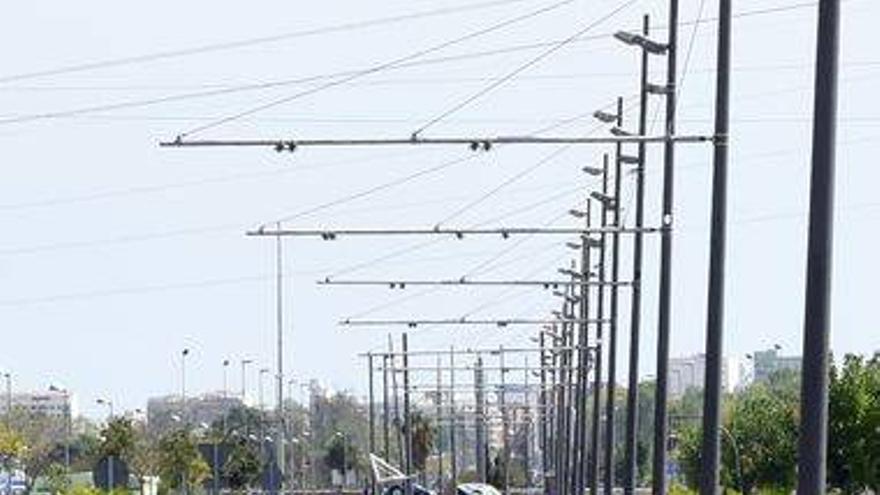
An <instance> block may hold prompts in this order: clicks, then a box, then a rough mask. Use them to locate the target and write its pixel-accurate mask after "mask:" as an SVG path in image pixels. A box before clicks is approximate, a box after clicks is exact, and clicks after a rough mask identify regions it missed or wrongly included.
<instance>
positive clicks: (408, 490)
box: [401, 332, 413, 495]
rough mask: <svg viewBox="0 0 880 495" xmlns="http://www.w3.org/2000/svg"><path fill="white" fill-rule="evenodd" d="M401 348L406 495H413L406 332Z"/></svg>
mask: <svg viewBox="0 0 880 495" xmlns="http://www.w3.org/2000/svg"><path fill="white" fill-rule="evenodd" d="M401 350H402V351H403V428H404V435H405V439H406V441H405V443H406V455H405V463H404V465H405V470H404V472H405V473H406V476H407V482H406V495H412V492H413V491H412V478H411V476H412V469H413V452H412V449H413V436H412V415H411V411H410V397H409V354H408V352H409V342H408V336H407V334H406V332H404V333H403V336H402V342H401Z"/></svg>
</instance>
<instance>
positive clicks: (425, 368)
mask: <svg viewBox="0 0 880 495" xmlns="http://www.w3.org/2000/svg"><path fill="white" fill-rule="evenodd" d="M589 350H590V352H594V351H595V348H594V347H590V348H589ZM476 369H481V370H483V371H501V372H505V373H507V372H509V371H541V370H576V369H577V368H576V367H566V366H550V365H547V366H544V367H541V366H504V367H501V366H483V367H478V366H457V367H455V368H450V367H448V366H441V367H439V368H438V367H436V366H410V367H408V368H402V367H400V366H398V367H397V368H394V369H389V370H388V371H391V372H394V373H404V372H407V371H473V370H476ZM374 370H375V371H381V370H382V368H381V367H375V368H374Z"/></svg>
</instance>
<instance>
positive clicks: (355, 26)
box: [0, 0, 531, 84]
mask: <svg viewBox="0 0 880 495" xmlns="http://www.w3.org/2000/svg"><path fill="white" fill-rule="evenodd" d="M530 1H531V0H491V1H487V2H479V3H473V4H470V5H461V6H455V7H443V8H437V9H431V10H423V11H419V12H410V13H406V14H397V15H392V16H386V17H378V18H374V19H366V20H361V21H353V22H344V23H341V24H336V25H331V26H322V27H318V28H310V29H304V30H299V31H293V32H288V33H281V34H275V35H271V36H261V37H257V38H249V39H241V40H236V41H228V42H224V43H214V44H209V45H202V46H196V47H192V48H182V49H177V50H167V51H159V52H154V53H147V54H143V55H135V56H129V57H120V58H114V59H108V60H100V61H97V62H87V63H82V64H74V65H67V66H62V67H56V68H53V69H43V70H38V71H33V72H23V73H19V74H10V75H6V76H0V84H5V83H9V82H13V81H22V80H30V79H39V78H44V77H47V76H58V75H62V74H74V73H79V72H87V71H95V70H98V69H108V68H112V67H120V66H127V65H134V64H143V63H147V62H156V61H160V60H167V59H173V58H181V57H186V56H191V55H201V54H205V53H214V52H220V51H228V50H233V49H240V48H248V47H253V46H257V45H265V44H269V43H277V42H281V41H288V40H291V39H297V38H304V37H311V36H317V35H323V34H331V33H339V32H343V31H354V30H361V29H366V28H371V27H377V26H387V25H389V24H396V23H400V22H403V21H410V20H416V19H424V18H429V17H440V16H446V15H451V14H460V13H464V12H470V11H474V10H484V9H488V8H493V7H499V6H506V5H512V4H517V3H524V2H530Z"/></svg>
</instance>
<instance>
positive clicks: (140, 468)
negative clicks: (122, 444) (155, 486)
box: [126, 427, 161, 487]
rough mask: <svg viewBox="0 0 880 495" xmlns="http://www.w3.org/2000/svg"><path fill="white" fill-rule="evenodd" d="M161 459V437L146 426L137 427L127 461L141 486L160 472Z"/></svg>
mask: <svg viewBox="0 0 880 495" xmlns="http://www.w3.org/2000/svg"><path fill="white" fill-rule="evenodd" d="M160 460H161V456H160V450H159V439H158V438H156V436H155V435H153V434H151V433H150V432H149V431H147V429H146V428H144V427H140V428H136V429H135V437H134V442H133V443H132V445H131V448H130V452H129V454H128V455H127V459H126V462H127V463H128V467H129V469H130V470H131V473H132V474H133V475H134V477H135V478H136V479H137V482H138V485H139V486H141V487H143V486H144V483H145V482H146V481H147V478H148V477H150V476H155V475H156V474H158V473H159V466H160Z"/></svg>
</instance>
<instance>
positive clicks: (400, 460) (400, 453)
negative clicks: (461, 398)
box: [388, 335, 406, 467]
mask: <svg viewBox="0 0 880 495" xmlns="http://www.w3.org/2000/svg"><path fill="white" fill-rule="evenodd" d="M388 349H389V351H390V352H391V356H392V360H391V387H392V389H393V393H394V425H395V426H396V427H397V431H396V435H395V436H396V437H397V465H398V466H401V467H403V466H404V464H406V455H405V449H404V445H403V427H404V425H403V423H402V422H401V421H400V396H399V394H398V393H397V358H396V355H395V354H394V343H393V341H392V339H391V335H389V336H388Z"/></svg>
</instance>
